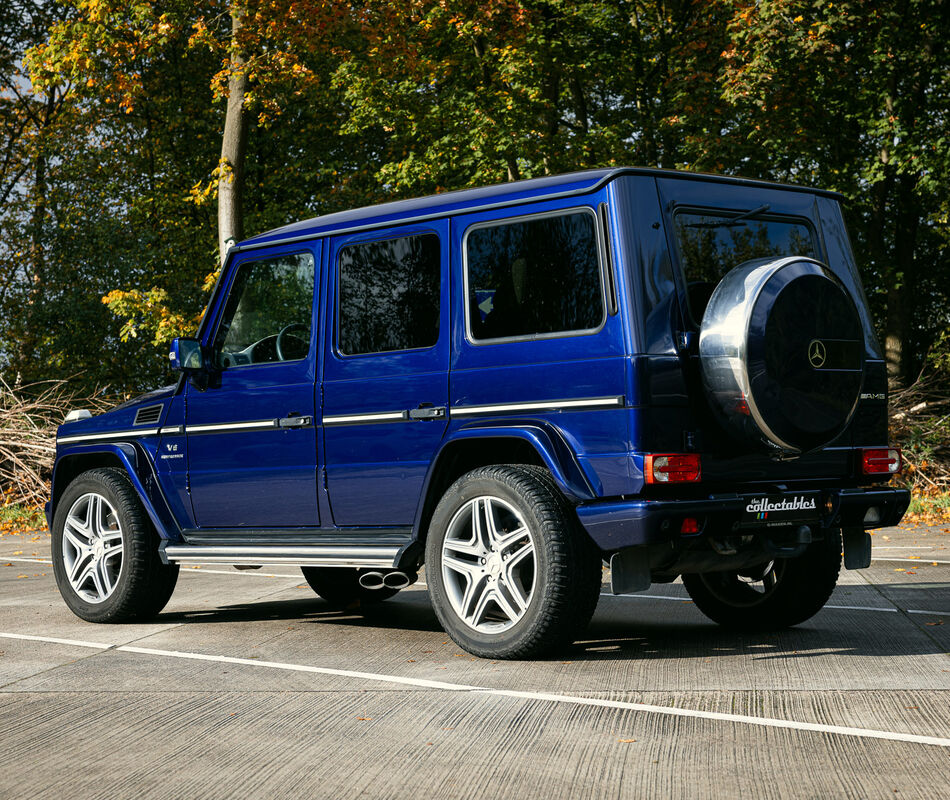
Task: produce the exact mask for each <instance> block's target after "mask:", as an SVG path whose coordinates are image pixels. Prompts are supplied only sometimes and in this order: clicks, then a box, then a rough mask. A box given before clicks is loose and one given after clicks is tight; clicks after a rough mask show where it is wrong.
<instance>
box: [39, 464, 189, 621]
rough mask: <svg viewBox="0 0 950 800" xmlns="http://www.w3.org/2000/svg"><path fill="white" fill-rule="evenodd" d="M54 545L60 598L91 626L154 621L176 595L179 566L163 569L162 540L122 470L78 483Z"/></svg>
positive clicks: (67, 495) (56, 524) (68, 495)
mask: <svg viewBox="0 0 950 800" xmlns="http://www.w3.org/2000/svg"><path fill="white" fill-rule="evenodd" d="M52 539H53V540H52V552H53V574H54V575H55V577H56V585H57V586H58V587H59V592H60V594H61V595H62V596H63V600H65V601H66V605H67V606H69V608H70V610H72V612H73V613H74V614H75V615H76V616H77V617H80V618H82V619H84V620H87V621H88V622H132V621H141V620H146V619H150V618H152V617H154V616H155V615H156V614H158V613H159V612H160V611H161V610H162V609H163V608H164V607H165V605H166V604H167V603H168V600H169V598H170V597H171V596H172V592H173V591H174V590H175V583H176V582H177V581H178V565H177V564H163V563H162V561H161V558H160V557H159V554H158V545H159V537H158V534H157V533H156V532H155V529H154V528H153V527H152V524H151V522H150V521H149V519H148V517H147V516H146V514H145V509H144V508H143V507H142V503H141V502H140V501H139V498H138V495H137V494H136V493H135V490H134V489H133V488H132V484H131V483H130V482H129V479H128V477H127V476H126V474H125V473H124V472H123V471H122V470H119V469H93V470H89V471H88V472H83V473H82V474H81V475H79V477H77V478H76V479H75V480H74V481H73V482H72V483H70V484H69V486H68V487H66V491H65V492H63V496H62V497H61V498H60V500H59V502H58V504H57V508H56V514H55V517H54V519H53V537H52Z"/></svg>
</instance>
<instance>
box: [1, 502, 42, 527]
mask: <svg viewBox="0 0 950 800" xmlns="http://www.w3.org/2000/svg"><path fill="white" fill-rule="evenodd" d="M41 530H46V517H45V516H43V509H41V508H36V507H32V506H27V505H24V504H23V503H11V504H10V505H6V506H0V533H20V532H22V531H41Z"/></svg>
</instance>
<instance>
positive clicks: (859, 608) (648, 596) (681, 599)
mask: <svg viewBox="0 0 950 800" xmlns="http://www.w3.org/2000/svg"><path fill="white" fill-rule="evenodd" d="M600 596H601V597H630V598H632V599H634V600H678V601H679V602H681V603H692V602H693V601H692V600H690V599H689V598H688V597H671V596H669V595H660V594H611V593H610V592H601V593H600ZM824 608H835V609H842V610H847V611H890V612H893V613H897V612H898V611H899V610H900V609H898V608H878V607H876V606H836V605H831V604H830V603H829V604H828V605H826V606H824Z"/></svg>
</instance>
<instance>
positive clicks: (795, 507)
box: [739, 492, 818, 528]
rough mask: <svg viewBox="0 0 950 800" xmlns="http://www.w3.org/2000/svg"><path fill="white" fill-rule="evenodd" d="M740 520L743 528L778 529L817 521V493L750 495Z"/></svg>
mask: <svg viewBox="0 0 950 800" xmlns="http://www.w3.org/2000/svg"><path fill="white" fill-rule="evenodd" d="M745 500H746V504H745V508H744V509H743V512H742V517H741V518H740V520H739V521H740V524H741V525H742V526H743V527H756V528H778V527H781V526H783V525H797V524H800V523H804V522H814V521H816V520H817V519H818V492H800V493H798V494H791V495H779V496H775V495H752V496H747V497H746V498H745Z"/></svg>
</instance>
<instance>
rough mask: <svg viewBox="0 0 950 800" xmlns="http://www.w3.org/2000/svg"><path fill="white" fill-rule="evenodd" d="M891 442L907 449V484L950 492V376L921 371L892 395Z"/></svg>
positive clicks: (928, 491) (926, 491)
mask: <svg viewBox="0 0 950 800" xmlns="http://www.w3.org/2000/svg"><path fill="white" fill-rule="evenodd" d="M890 415H891V418H890V435H891V441H892V442H894V443H895V444H898V445H900V446H901V448H902V449H903V452H904V474H903V477H904V478H905V481H906V483H907V485H908V486H909V487H910V488H912V489H914V490H916V491H918V492H921V493H924V494H935V493H942V492H946V491H950V376H948V375H947V374H946V373H944V372H942V371H931V372H925V373H924V374H922V375H921V376H920V377H919V378H918V379H917V380H916V381H915V382H914V383H913V384H911V385H910V386H908V387H906V388H903V389H898V390H896V391H892V392H891V395H890Z"/></svg>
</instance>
